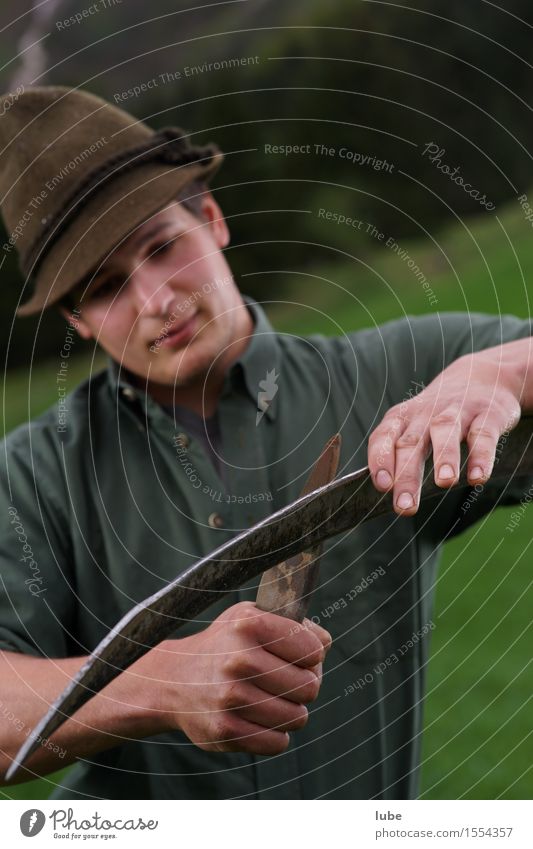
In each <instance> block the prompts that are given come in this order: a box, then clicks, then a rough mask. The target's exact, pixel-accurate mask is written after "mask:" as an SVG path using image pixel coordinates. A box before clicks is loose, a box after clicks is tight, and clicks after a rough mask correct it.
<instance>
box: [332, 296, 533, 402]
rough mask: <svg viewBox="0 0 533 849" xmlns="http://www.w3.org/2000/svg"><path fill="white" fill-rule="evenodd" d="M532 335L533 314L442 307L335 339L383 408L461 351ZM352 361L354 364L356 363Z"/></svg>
mask: <svg viewBox="0 0 533 849" xmlns="http://www.w3.org/2000/svg"><path fill="white" fill-rule="evenodd" d="M531 335H533V327H532V322H531V319H529V318H528V319H522V318H518V317H517V316H514V315H496V316H494V315H489V314H487V313H466V312H445V313H436V314H432V315H424V316H406V317H405V318H402V319H396V320H394V321H389V322H387V323H386V324H383V325H380V326H379V327H376V328H372V329H369V330H363V331H357V332H355V333H349V334H347V335H346V336H345V337H340V338H339V343H340V344H341V346H342V353H341V356H342V359H343V363H344V367H345V369H347V370H349V371H351V373H352V375H355V371H356V370H357V376H358V379H359V382H360V385H361V387H362V388H363V387H364V388H365V389H366V391H367V393H368V395H369V396H372V397H373V399H374V404H375V405H378V406H380V407H381V408H382V414H384V413H385V412H386V410H387V409H388V408H389V407H391V406H393V405H394V404H399V403H401V402H402V401H405V400H408V399H409V398H411V397H413V395H415V394H417V393H418V392H420V391H421V390H422V389H424V388H425V387H426V386H427V385H428V384H429V383H431V381H432V380H433V379H434V378H435V377H436V376H437V375H438V374H440V372H441V371H443V370H444V369H445V368H447V366H449V365H450V364H451V363H452V362H454V360H456V359H458V358H459V357H462V356H463V355H465V354H471V353H474V352H475V351H482V350H484V349H485V348H492V347H493V346H495V345H502V344H504V343H505V342H513V341H514V340H516V339H524V338H527V337H528V336H531ZM354 365H356V367H357V368H356V369H355V368H354Z"/></svg>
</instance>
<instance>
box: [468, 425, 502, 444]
mask: <svg viewBox="0 0 533 849" xmlns="http://www.w3.org/2000/svg"><path fill="white" fill-rule="evenodd" d="M498 435H499V434H498V431H497V429H496V428H495V427H491V426H490V425H487V424H483V425H473V426H472V427H471V428H470V432H469V434H468V436H469V438H470V440H472V441H476V440H478V439H490V440H493V439H497V438H498Z"/></svg>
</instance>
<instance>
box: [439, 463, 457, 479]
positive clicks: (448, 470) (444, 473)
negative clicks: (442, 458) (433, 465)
mask: <svg viewBox="0 0 533 849" xmlns="http://www.w3.org/2000/svg"><path fill="white" fill-rule="evenodd" d="M454 477H455V472H454V470H453V468H452V467H451V466H450V464H449V463H444V465H443V466H441V467H440V469H439V479H440V480H443V481H444V480H450V478H454Z"/></svg>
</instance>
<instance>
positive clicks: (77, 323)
mask: <svg viewBox="0 0 533 849" xmlns="http://www.w3.org/2000/svg"><path fill="white" fill-rule="evenodd" d="M59 312H60V313H61V315H62V316H64V317H65V318H66V320H67V321H68V323H69V324H70V325H71V326H72V327H73V328H74V330H76V331H77V332H78V334H79V335H80V336H81V338H82V339H92V336H93V334H92V331H91V329H90V328H89V327H88V325H87V324H85V322H84V321H83V319H82V318H81V316H80V314H79V313H75V312H72V311H71V310H68V309H67V308H66V307H64V306H61V305H60V306H59Z"/></svg>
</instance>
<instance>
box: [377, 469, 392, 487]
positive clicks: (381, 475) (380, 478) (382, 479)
mask: <svg viewBox="0 0 533 849" xmlns="http://www.w3.org/2000/svg"><path fill="white" fill-rule="evenodd" d="M376 483H377V484H378V485H379V486H382V487H383V488H385V487H387V486H390V485H391V483H392V478H391V476H390V475H389V473H388V472H386V471H385V469H380V470H379V472H378V473H377V475H376Z"/></svg>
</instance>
